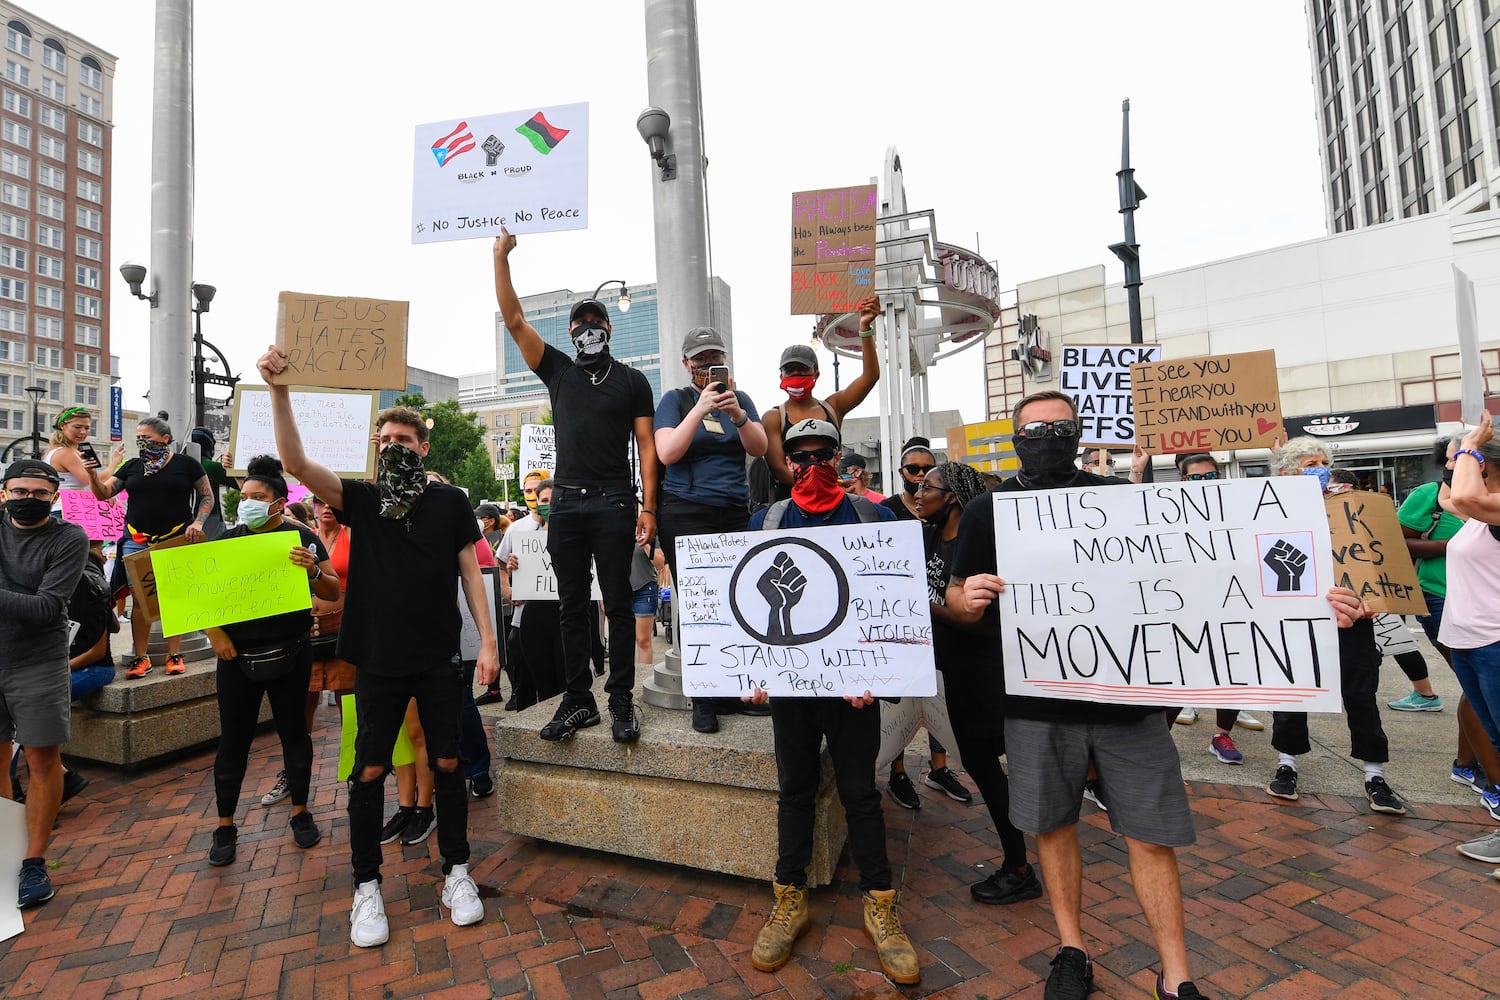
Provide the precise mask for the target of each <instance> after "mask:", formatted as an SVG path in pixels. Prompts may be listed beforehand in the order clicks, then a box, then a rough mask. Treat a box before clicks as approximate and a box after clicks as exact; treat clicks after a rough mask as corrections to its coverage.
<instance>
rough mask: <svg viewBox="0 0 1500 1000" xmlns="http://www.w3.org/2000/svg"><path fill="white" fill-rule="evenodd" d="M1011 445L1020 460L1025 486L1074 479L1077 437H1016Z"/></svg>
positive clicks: (1054, 484)
mask: <svg viewBox="0 0 1500 1000" xmlns="http://www.w3.org/2000/svg"><path fill="white" fill-rule="evenodd" d="M1011 446H1012V447H1014V448H1015V450H1016V457H1017V458H1019V459H1020V460H1021V477H1022V480H1021V481H1022V485H1026V486H1056V485H1059V484H1062V483H1070V482H1072V481H1073V477H1074V476H1076V475H1077V474H1078V469H1077V467H1076V466H1074V465H1073V456H1075V455H1077V454H1078V438H1077V437H1076V436H1074V437H1057V436H1055V435H1054V436H1052V437H1044V438H1025V437H1017V438H1014V439H1013V440H1012V441H1011Z"/></svg>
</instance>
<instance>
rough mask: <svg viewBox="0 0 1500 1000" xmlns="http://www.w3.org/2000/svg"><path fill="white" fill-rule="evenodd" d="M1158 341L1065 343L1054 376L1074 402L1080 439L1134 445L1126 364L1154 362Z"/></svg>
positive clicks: (1112, 445)
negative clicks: (1081, 433)
mask: <svg viewBox="0 0 1500 1000" xmlns="http://www.w3.org/2000/svg"><path fill="white" fill-rule="evenodd" d="M1160 357H1161V345H1159V344H1129V345H1122V344H1066V345H1064V346H1063V350H1062V367H1061V368H1060V370H1059V373H1058V377H1059V379H1060V380H1061V382H1060V386H1061V388H1062V391H1063V392H1065V393H1067V394H1068V395H1069V396H1071V397H1073V402H1074V403H1076V404H1077V405H1078V422H1079V424H1080V425H1081V426H1082V429H1083V437H1082V439H1081V441H1080V443H1081V444H1085V445H1091V446H1093V445H1099V446H1102V447H1105V448H1129V447H1133V446H1134V445H1135V413H1134V411H1133V409H1132V404H1131V398H1130V366H1131V365H1133V364H1136V363H1137V362H1143V361H1156V360H1158V359H1160Z"/></svg>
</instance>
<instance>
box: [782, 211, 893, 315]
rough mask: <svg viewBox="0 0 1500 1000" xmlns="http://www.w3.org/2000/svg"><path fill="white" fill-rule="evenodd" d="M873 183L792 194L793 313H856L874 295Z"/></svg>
mask: <svg viewBox="0 0 1500 1000" xmlns="http://www.w3.org/2000/svg"><path fill="white" fill-rule="evenodd" d="M879 210H880V197H879V195H878V194H877V186H876V185H874V184H860V185H857V186H855V187H847V188H825V189H824V190H822V191H799V192H797V193H796V194H794V195H792V314H793V315H813V316H819V315H822V314H824V313H844V312H854V311H856V310H857V309H859V304H860V303H861V302H863V301H864V300H865V299H867V298H869V297H870V296H871V295H874V294H875V217H876V215H877V213H878V212H879Z"/></svg>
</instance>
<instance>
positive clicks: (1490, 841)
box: [1458, 830, 1500, 865]
mask: <svg viewBox="0 0 1500 1000" xmlns="http://www.w3.org/2000/svg"><path fill="white" fill-rule="evenodd" d="M1458 853H1459V854H1462V855H1463V856H1464V857H1466V858H1473V859H1474V860H1475V861H1483V862H1484V863H1485V864H1490V865H1493V864H1495V863H1496V862H1500V830H1495V831H1494V832H1492V833H1491V834H1490V835H1489V836H1488V837H1481V838H1479V839H1478V840H1475V841H1472V842H1470V843H1467V844H1460V845H1458Z"/></svg>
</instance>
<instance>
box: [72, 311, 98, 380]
mask: <svg viewBox="0 0 1500 1000" xmlns="http://www.w3.org/2000/svg"><path fill="white" fill-rule="evenodd" d="M73 343H75V344H77V345H78V346H79V347H98V346H99V328H98V327H97V326H95V325H94V324H92V323H74V324H73ZM97 370H98V369H95V371H97Z"/></svg>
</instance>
